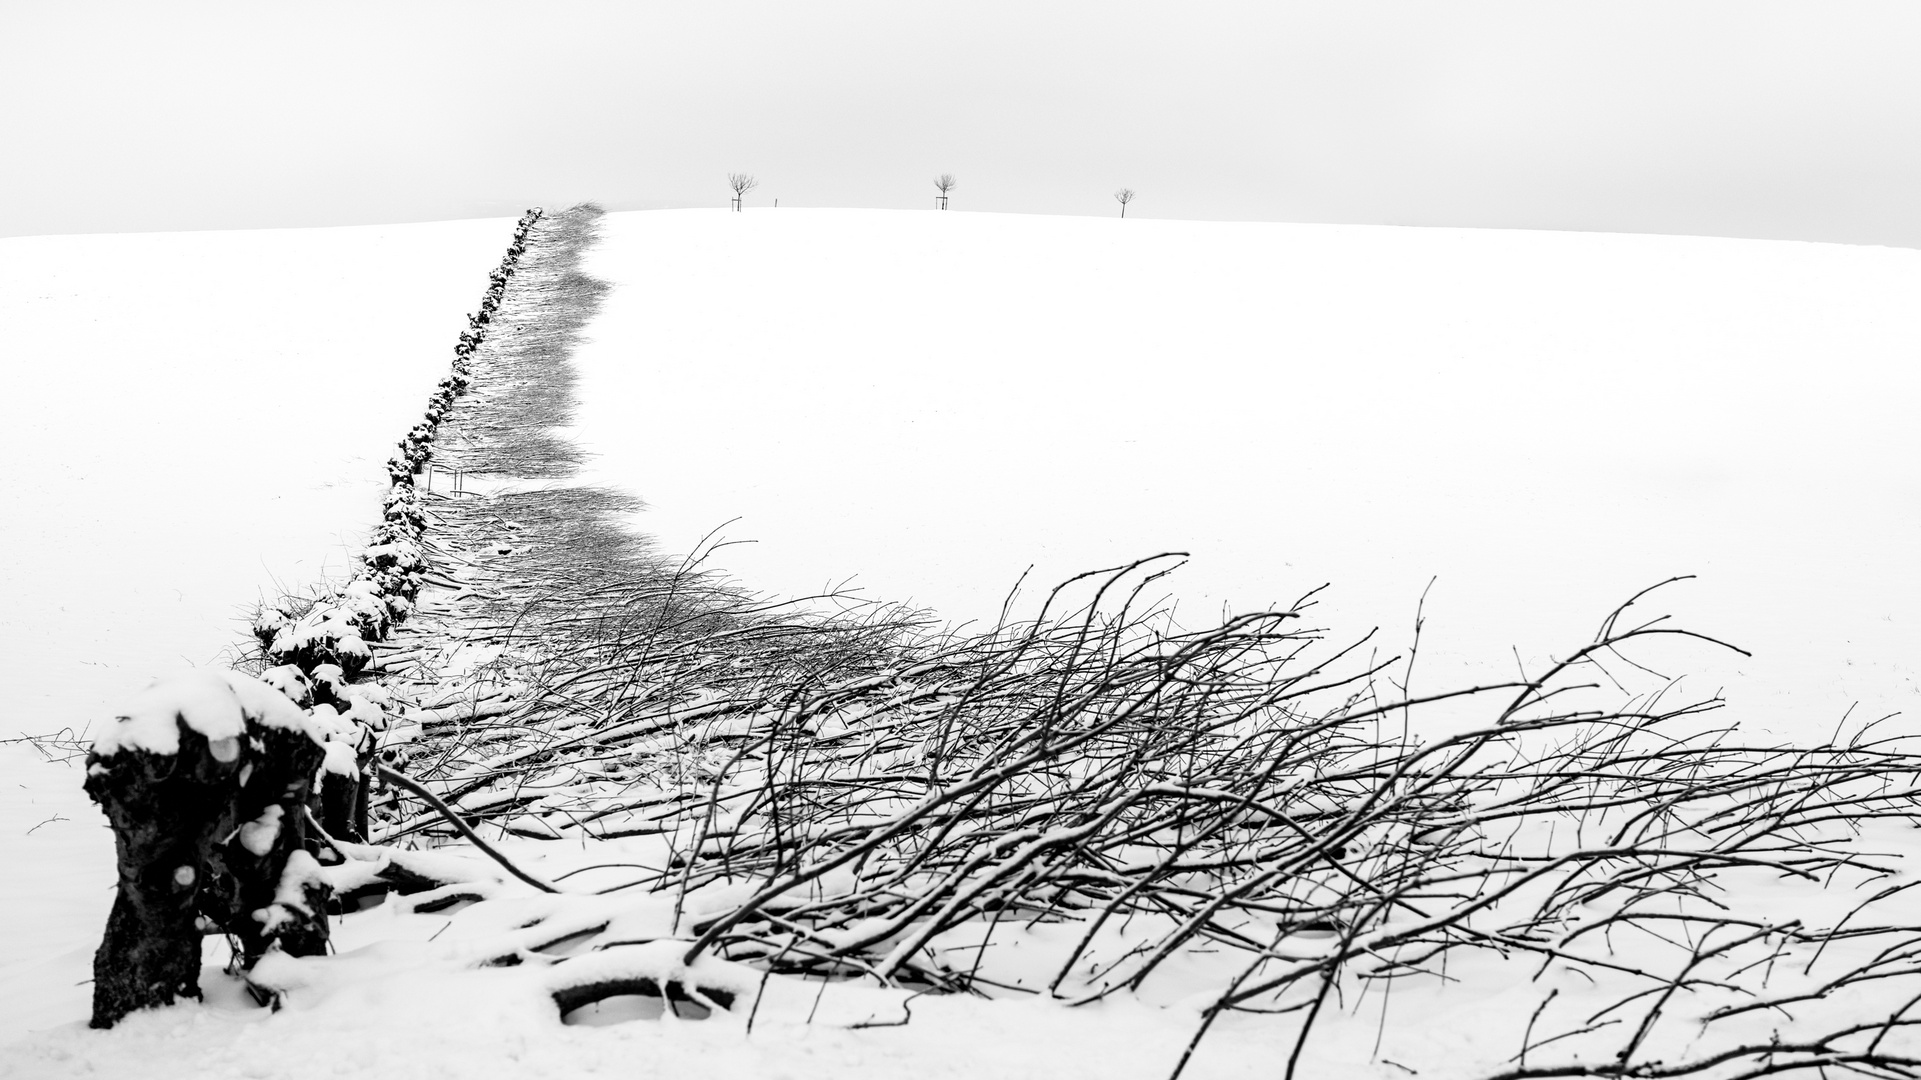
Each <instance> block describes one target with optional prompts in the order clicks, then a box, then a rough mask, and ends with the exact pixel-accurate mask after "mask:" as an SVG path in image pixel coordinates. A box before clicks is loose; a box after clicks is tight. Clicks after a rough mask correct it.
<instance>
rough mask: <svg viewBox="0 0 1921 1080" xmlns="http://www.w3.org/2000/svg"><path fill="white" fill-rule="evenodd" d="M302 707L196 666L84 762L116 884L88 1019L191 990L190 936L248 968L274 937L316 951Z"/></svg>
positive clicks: (136, 709) (193, 951) (100, 1022)
mask: <svg viewBox="0 0 1921 1080" xmlns="http://www.w3.org/2000/svg"><path fill="white" fill-rule="evenodd" d="M306 719H307V718H306V715H305V714H304V713H303V712H301V710H300V709H299V708H298V707H296V706H294V705H293V704H292V703H291V702H289V701H288V700H287V699H286V698H285V697H282V696H281V695H280V694H279V693H278V692H276V691H275V690H273V689H272V688H271V687H268V686H267V685H265V684H264V683H261V682H259V681H257V680H254V679H251V678H249V677H248V676H245V675H238V674H235V673H232V672H218V673H201V672H196V673H194V674H193V675H192V676H188V677H183V678H180V679H176V680H172V681H169V682H163V683H157V684H155V685H154V686H153V687H150V688H149V689H148V690H147V691H146V692H145V694H143V695H142V697H141V698H140V699H138V700H137V701H136V703H135V704H134V706H133V707H132V708H131V709H129V710H128V713H127V715H125V716H123V717H121V718H119V721H118V722H117V723H116V725H115V726H114V727H113V728H112V729H110V730H109V731H108V733H107V734H105V735H103V736H102V737H101V739H100V740H99V741H98V742H97V743H95V744H94V749H93V752H92V753H90V754H89V755H88V756H87V780H86V790H87V794H88V795H90V796H91V797H92V798H93V800H94V801H95V802H97V803H99V804H100V807H101V809H102V810H104V811H105V812H106V814H107V819H108V821H109V822H110V823H111V824H112V827H113V833H114V849H115V857H116V860H117V862H118V867H119V889H118V892H117V894H116V895H115V897H114V903H113V910H112V912H111V913H110V914H109V915H108V917H107V929H106V933H105V935H104V936H103V937H102V939H101V942H100V948H99V949H98V950H97V951H96V952H95V953H94V989H93V1020H92V1025H93V1026H94V1027H100V1028H104V1027H111V1026H113V1024H115V1023H116V1022H118V1021H119V1020H120V1019H121V1018H122V1017H124V1016H126V1015H127V1014H128V1013H130V1012H133V1011H135V1010H137V1009H144V1008H151V1007H155V1006H161V1005H169V1004H172V1003H173V1002H174V1001H175V1000H177V999H178V998H181V997H194V998H197V997H199V996H200V939H201V937H202V936H203V935H204V934H206V933H210V932H224V933H227V934H230V935H232V936H233V937H234V938H235V939H236V941H237V944H238V946H239V953H240V958H241V961H242V963H243V964H244V965H246V966H251V965H252V964H253V963H254V962H255V961H257V960H258V959H259V958H260V957H261V956H262V955H264V954H265V953H266V952H267V950H268V949H270V948H273V947H275V946H276V945H277V946H278V947H280V948H282V949H284V950H285V951H287V952H289V953H291V954H294V955H316V954H320V953H324V952H325V951H326V947H327V923H326V902H327V887H326V885H325V883H324V882H323V881H321V880H320V879H319V877H318V874H317V873H316V871H317V870H318V864H317V863H316V862H315V860H314V858H313V856H312V854H311V853H310V851H309V850H308V849H309V844H310V841H309V839H308V829H307V827H306V822H307V809H306V808H307V804H308V801H309V798H310V797H311V794H312V785H313V776H314V773H315V770H316V769H317V767H318V766H319V763H320V760H321V758H322V756H323V755H324V750H323V749H322V747H321V746H320V745H319V744H318V743H317V742H315V740H314V739H313V738H312V736H311V734H310V732H309V730H308V728H307V725H306Z"/></svg>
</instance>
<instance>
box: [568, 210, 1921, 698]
mask: <svg viewBox="0 0 1921 1080" xmlns="http://www.w3.org/2000/svg"><path fill="white" fill-rule="evenodd" d="M603 229H604V238H603V239H602V241H601V242H600V244H599V245H598V246H597V247H595V248H594V249H592V250H591V251H590V253H589V255H588V260H587V264H586V270H587V271H588V272H589V273H592V274H594V275H596V276H599V277H602V278H605V279H607V280H609V281H611V282H613V284H614V286H615V288H614V290H613V292H612V293H611V294H610V295H609V297H608V299H607V301H606V305H605V307H604V308H603V309H602V312H601V314H600V316H599V317H598V318H597V319H596V320H595V321H594V322H593V323H592V324H591V325H590V326H589V327H588V329H587V331H586V333H587V336H588V337H589V338H590V339H591V341H590V342H589V344H588V345H587V346H586V347H584V348H583V349H582V350H581V355H580V357H579V364H580V367H581V376H582V377H581V382H580V396H581V399H582V407H581V410H580V413H579V416H578V419H577V427H578V435H579V437H580V439H581V441H582V442H583V443H584V445H585V447H586V448H587V449H588V450H589V451H591V452H592V453H594V454H595V455H597V459H596V462H595V474H596V478H597V479H601V480H604V481H607V482H611V483H614V484H617V485H619V486H622V487H625V488H627V489H628V490H630V491H632V492H633V493H634V494H637V495H639V496H640V497H641V498H643V499H645V500H646V501H647V502H648V503H649V504H650V508H649V509H648V510H647V511H646V512H644V513H643V514H641V515H640V516H639V518H638V521H639V524H640V526H641V527H642V528H643V529H644V530H645V531H646V532H648V533H650V534H653V535H655V536H657V537H659V538H660V539H661V541H662V547H663V548H664V549H665V550H667V551H670V552H677V553H678V552H684V551H687V550H689V549H691V548H692V547H694V546H695V545H696V544H697V543H698V542H699V541H700V538H701V537H702V536H703V535H704V534H706V533H707V532H708V531H709V530H712V529H714V528H716V527H719V526H723V525H725V526H726V527H725V529H724V530H723V532H724V535H726V536H728V537H730V538H733V539H746V540H753V541H755V542H754V543H751V544H741V545H736V546H732V547H728V548H725V549H723V550H722V551H721V552H720V554H719V555H718V556H717V557H716V560H715V561H716V563H717V564H718V565H719V566H721V567H723V568H724V569H726V570H728V571H730V572H731V573H733V574H734V575H735V576H736V577H737V578H739V579H740V580H741V581H743V582H744V583H746V584H748V585H749V586H751V587H754V588H758V589H763V590H770V591H774V592H778V593H783V594H787V595H804V594H807V593H811V592H814V591H817V590H820V589H822V588H824V587H827V586H829V585H835V584H839V583H842V582H844V581H849V580H851V582H852V584H853V585H854V586H856V587H860V588H863V589H864V591H865V595H868V596H871V597H874V598H878V599H886V600H912V601H915V602H917V603H919V604H923V605H927V606H930V607H932V608H934V609H935V610H936V611H937V612H939V613H940V614H941V615H942V616H945V617H946V618H949V619H951V620H954V621H961V620H966V619H981V620H991V619H992V618H993V617H994V616H995V615H996V614H997V612H998V611H999V610H1000V607H1001V604H1002V601H1003V600H1004V599H1005V598H1006V595H1007V592H1008V590H1009V589H1010V587H1012V586H1013V585H1014V583H1015V581H1016V580H1017V579H1018V578H1019V577H1020V575H1021V574H1022V572H1023V571H1025V570H1027V569H1028V567H1029V566H1030V565H1032V566H1033V567H1034V569H1033V572H1032V574H1031V575H1030V577H1029V579H1028V585H1027V587H1026V589H1025V592H1024V595H1027V596H1029V597H1037V596H1038V595H1040V594H1041V593H1044V591H1045V589H1046V588H1047V587H1049V586H1051V585H1052V584H1054V583H1056V582H1059V581H1061V580H1063V579H1065V578H1066V577H1068V576H1070V575H1072V574H1075V573H1079V572H1081V571H1085V570H1091V569H1095V568H1099V567H1103V566H1111V565H1116V564H1119V563H1123V562H1126V561H1128V560H1131V559H1135V558H1138V557H1141V556H1145V555H1151V554H1154V553H1156V552H1161V551H1172V550H1179V551H1187V552H1191V553H1192V556H1193V557H1192V560H1191V562H1190V564H1189V565H1188V566H1187V568H1185V569H1184V570H1182V571H1181V572H1180V573H1179V574H1178V575H1177V576H1176V577H1174V578H1173V579H1171V581H1170V586H1171V589H1172V591H1173V595H1175V596H1176V597H1177V598H1179V599H1180V601H1181V608H1180V612H1181V616H1182V619H1183V621H1184V622H1186V623H1187V624H1188V625H1190V626H1200V625H1203V624H1205V623H1206V622H1207V621H1208V620H1209V619H1212V618H1216V617H1218V615H1219V613H1220V609H1221V608H1222V607H1223V606H1225V607H1230V608H1232V609H1234V610H1237V611H1245V610H1250V609H1259V608H1264V607H1267V606H1269V605H1285V604H1288V603H1289V602H1291V601H1293V600H1294V599H1295V598H1297V597H1299V596H1300V595H1302V594H1303V593H1305V592H1307V591H1308V590H1310V589H1313V588H1315V587H1316V586H1319V585H1322V584H1323V583H1329V584H1331V588H1329V589H1328V590H1327V591H1326V592H1325V593H1323V594H1322V595H1321V596H1320V597H1319V598H1318V599H1319V605H1318V606H1317V607H1316V608H1315V609H1314V614H1313V624H1314V625H1319V626H1325V627H1327V628H1329V630H1330V631H1331V632H1332V633H1333V635H1334V636H1336V637H1339V638H1341V639H1343V640H1346V639H1348V638H1357V637H1359V636H1361V635H1362V634H1364V633H1366V632H1367V631H1368V630H1370V629H1372V628H1374V627H1377V626H1378V627H1380V628H1381V633H1380V634H1378V635H1376V637H1375V640H1374V642H1373V643H1372V645H1377V646H1378V647H1379V650H1380V656H1381V657H1382V658H1383V659H1385V658H1386V657H1388V656H1391V655H1393V654H1395V653H1398V652H1403V651H1405V650H1406V649H1407V647H1408V645H1409V644H1410V642H1411V640H1412V629H1413V623H1414V619H1415V613H1416V606H1417V604H1418V603H1419V601H1420V598H1421V596H1422V593H1423V590H1425V589H1427V588H1428V585H1429V582H1430V580H1433V581H1434V584H1433V587H1432V591H1431V592H1430V593H1429V594H1428V597H1427V603H1426V608H1425V615H1426V626H1425V628H1424V630H1423V632H1422V636H1421V651H1420V660H1419V662H1418V663H1417V665H1416V671H1415V676H1414V677H1415V680H1416V683H1415V689H1416V691H1417V692H1418V691H1420V690H1428V691H1434V690H1439V689H1442V688H1444V687H1458V686H1465V685H1468V684H1469V683H1470V682H1472V681H1482V680H1493V679H1502V678H1511V677H1513V675H1514V674H1515V666H1516V663H1517V661H1519V662H1524V663H1526V664H1527V665H1528V667H1529V670H1538V665H1539V664H1541V663H1542V662H1543V661H1545V660H1546V659H1547V658H1548V657H1549V656H1550V655H1553V656H1559V655H1565V654H1566V653H1568V652H1570V651H1572V650H1573V649H1575V648H1577V647H1579V646H1581V645H1583V644H1586V643H1587V642H1588V641H1589V640H1591V639H1592V637H1593V635H1594V632H1595V629H1596V627H1597V626H1598V625H1599V623H1600V621H1601V619H1602V618H1603V616H1605V615H1606V614H1607V613H1608V612H1609V611H1611V610H1612V609H1613V608H1614V607H1615V606H1616V605H1617V604H1619V603H1621V602H1622V601H1625V600H1626V599H1627V598H1628V597H1629V596H1631V595H1633V594H1634V593H1635V592H1636V591H1638V590H1640V589H1642V588H1645V587H1647V586H1650V585H1653V584H1655V583H1657V582H1660V581H1662V580H1664V579H1666V578H1668V577H1670V576H1674V575H1681V574H1696V575H1699V577H1698V579H1697V580H1694V581H1691V582H1685V583H1679V584H1677V585H1674V586H1670V587H1668V588H1667V589H1665V590H1663V591H1662V593H1660V594H1658V595H1657V598H1656V599H1655V600H1653V601H1652V602H1651V603H1652V608H1653V609H1654V610H1658V611H1662V612H1671V613H1672V614H1673V615H1674V616H1675V621H1676V623H1677V624H1679V625H1684V626H1687V627H1688V628H1690V629H1694V630H1698V631H1701V632H1704V633H1708V634H1712V635H1715V636H1717V637H1719V638H1722V639H1724V640H1727V641H1730V642H1731V643H1733V644H1735V645H1739V646H1741V647H1742V648H1745V649H1747V650H1749V651H1751V652H1752V653H1753V654H1754V658H1753V659H1752V660H1746V659H1743V658H1742V657H1740V656H1738V655H1735V654H1732V653H1721V652H1719V651H1717V650H1713V649H1710V648H1706V647H1699V646H1689V647H1681V646H1679V645H1677V646H1676V647H1675V648H1674V649H1673V650H1672V652H1673V656H1672V658H1671V659H1669V661H1668V667H1667V668H1664V669H1663V670H1664V672H1665V673H1667V674H1682V673H1686V674H1687V676H1688V678H1687V681H1686V682H1685V683H1684V687H1685V688H1686V689H1687V690H1689V691H1690V692H1692V693H1696V694H1701V695H1708V694H1712V693H1714V692H1715V691H1717V690H1723V691H1724V692H1725V695H1726V697H1727V698H1728V700H1729V702H1730V705H1731V707H1732V715H1733V716H1734V717H1736V718H1738V719H1740V720H1741V721H1742V723H1743V724H1745V725H1747V726H1749V727H1751V728H1756V729H1765V730H1768V731H1772V732H1775V733H1777V734H1783V735H1789V734H1793V733H1795V732H1798V731H1805V730H1819V731H1821V732H1823V733H1826V732H1828V731H1830V730H1832V729H1833V727H1834V726H1835V724H1836V723H1837V722H1838V721H1839V720H1840V719H1841V717H1842V716H1843V715H1844V714H1845V713H1846V712H1847V711H1848V709H1849V708H1850V707H1851V706H1853V707H1856V713H1855V716H1854V720H1855V721H1857V722H1858V721H1859V720H1861V719H1863V718H1864V717H1869V718H1871V717H1878V716H1881V715H1884V714H1886V713H1890V712H1895V711H1898V710H1912V709H1914V708H1915V706H1917V705H1921V697H1918V696H1917V695H1921V683H1917V681H1916V657H1921V560H1917V559H1915V558H1914V552H1915V551H1917V550H1921V425H1917V424H1916V423H1915V422H1914V419H1913V416H1914V403H1915V402H1916V401H1921V365H1917V364H1916V363H1915V357H1917V356H1921V319H1917V318H1916V317H1915V314H1916V307H1915V304H1916V300H1917V298H1921V252H1916V251H1910V250H1897V249H1889V248H1874V247H1847V246H1840V245H1825V244H1807V243H1781V242H1767V241H1749V240H1723V239H1705V238H1694V237H1669V236H1630V235H1603V234H1580V233H1549V232H1520V231H1478V230H1459V229H1414V228H1387V227H1371V226H1336V225H1285V224H1266V223H1219V222H1180V221H1154V220H1144V221H1119V220H1101V219H1089V218H1050V217H1030V216H1015V215H996V214H964V213H953V212H950V213H939V212H934V211H927V212H904V211H866V210H771V209H769V210H761V211H749V212H747V213H740V214H732V213H728V212H726V211H705V210H675V211H655V212H635V213H623V214H610V215H608V216H607V217H606V218H605V219H604V225H603ZM736 518H737V519H739V520H737V521H734V520H733V519H736ZM730 521H732V522H733V523H732V524H727V523H728V522H730ZM1638 610H1643V609H1642V608H1637V611H1638ZM1670 669H1671V670H1670Z"/></svg>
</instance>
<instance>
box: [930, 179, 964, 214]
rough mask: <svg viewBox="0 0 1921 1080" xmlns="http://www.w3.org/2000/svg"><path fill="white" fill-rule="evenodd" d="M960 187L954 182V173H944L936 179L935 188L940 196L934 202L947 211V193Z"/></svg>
mask: <svg viewBox="0 0 1921 1080" xmlns="http://www.w3.org/2000/svg"><path fill="white" fill-rule="evenodd" d="M958 186H959V185H958V184H956V183H955V182H954V174H953V173H942V174H940V175H939V176H936V177H934V187H935V188H937V189H938V190H939V191H940V195H939V196H938V197H936V198H935V200H934V202H935V205H937V206H939V207H940V208H941V209H942V210H945V209H947V193H948V192H950V191H952V190H954V189H955V188H956V187H958Z"/></svg>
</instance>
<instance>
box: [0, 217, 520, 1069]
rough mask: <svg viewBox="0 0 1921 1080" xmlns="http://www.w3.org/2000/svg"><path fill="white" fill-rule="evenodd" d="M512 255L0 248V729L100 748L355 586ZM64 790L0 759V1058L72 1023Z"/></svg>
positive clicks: (458, 227)
mask: <svg viewBox="0 0 1921 1080" xmlns="http://www.w3.org/2000/svg"><path fill="white" fill-rule="evenodd" d="M512 236H513V222H512V220H511V219H503V220H477V221H457V222H444V223H434V224H425V225H399V226H377V227H366V228H341V229H300V230H266V231H257V232H205V233H156V234H141V235H93V236H43V237H24V238H15V239H6V240H0V356H4V357H5V362H4V370H5V374H6V385H5V389H4V391H0V456H4V459H5V461H6V462H7V472H6V478H5V480H4V482H3V483H0V490H3V491H4V494H5V497H6V507H5V510H4V512H3V513H0V597H4V598H5V602H6V612H5V615H4V617H0V697H4V699H5V700H6V702H7V704H8V709H7V715H6V717H5V718H4V719H0V738H10V737H13V736H15V735H18V734H21V733H27V734H39V733H47V732H52V731H56V730H58V729H61V728H71V729H74V730H76V731H80V730H83V729H90V730H89V731H88V733H89V734H90V735H98V734H100V733H101V732H103V731H106V730H108V726H109V725H110V724H111V722H112V721H113V718H114V716H115V713H116V711H123V712H124V711H130V710H128V709H127V708H125V706H126V705H127V704H128V703H129V701H130V700H134V699H138V698H140V697H141V696H142V691H141V688H142V687H144V686H147V685H149V684H150V683H151V682H152V681H153V680H154V679H155V678H156V677H161V676H167V675H175V674H178V673H179V672H180V671H181V669H191V668H196V667H207V666H211V667H213V668H218V667H220V666H222V665H221V664H220V663H219V661H220V660H221V658H222V657H223V655H226V654H229V653H230V652H231V650H232V649H233V648H234V647H235V646H236V645H237V644H238V643H239V642H240V641H241V639H243V638H244V637H245V636H246V632H247V630H246V617H247V615H248V613H249V610H250V608H251V606H252V604H253V603H254V602H255V601H256V600H257V599H259V598H260V597H261V596H262V595H266V596H269V597H271V596H273V595H275V594H276V591H277V590H278V589H280V588H281V587H282V586H284V587H285V588H287V589H289V590H294V591H298V590H302V589H305V588H307V587H308V586H310V585H312V584H314V583H316V582H318V581H319V580H320V579H321V578H323V577H327V576H329V575H336V574H338V573H340V572H342V571H344V570H346V569H347V567H348V559H349V556H350V554H351V552H352V550H354V549H357V548H358V547H359V546H360V545H361V544H362V542H363V541H364V537H365V535H366V533H367V531H368V530H369V529H370V528H371V526H372V525H373V524H374V523H375V522H376V521H378V520H379V517H380V499H381V496H382V495H383V494H384V492H385V490H386V483H387V481H386V472H385V467H384V464H383V463H384V462H385V460H386V458H387V456H388V455H389V454H390V453H391V452H392V449H393V445H394V443H395V441H396V440H398V439H399V437H400V436H401V435H402V434H403V433H404V432H405V431H406V430H407V429H408V428H409V427H411V426H412V425H413V424H414V423H416V422H418V420H419V418H420V415H421V411H422V409H424V407H425V405H426V400H427V397H428V395H429V394H430V393H431V392H432V391H433V387H434V382H435V380H437V379H438V378H439V377H440V376H441V375H443V374H445V373H446V371H447V365H448V363H449V362H450V361H451V359H452V354H453V347H454V342H455V340H456V339H457V338H458V336H459V333H460V330H461V328H462V327H463V326H464V325H465V316H466V314H467V312H469V311H471V310H473V309H474V308H475V307H476V306H477V305H478V304H479V302H480V298H481V295H482V294H483V293H484V292H485V289H486V285H487V273H488V271H489V270H491V269H493V268H494V266H496V265H497V264H498V262H499V260H500V256H501V253H502V252H503V251H504V250H505V249H506V246H507V244H508V242H509V241H510V240H511V239H512ZM194 677H195V675H194V674H193V673H192V672H188V674H187V678H188V679H189V680H191V679H193V678H194ZM228 693H229V695H231V693H232V691H231V690H229V691H228ZM173 704H178V702H174V703H173ZM168 730H169V731H171V730H172V729H171V728H170V727H169V729H168ZM163 739H164V736H163ZM81 780H82V773H81V770H80V769H79V768H78V767H77V766H75V765H59V764H50V763H48V762H46V761H44V760H42V759H41V757H40V756H39V755H37V754H35V753H33V752H32V751H31V750H29V749H27V748H25V747H21V746H0V864H4V865H5V866H6V867H7V868H8V872H7V873H6V874H5V875H0V919H4V923H5V925H6V926H8V927H9V928H10V930H9V932H8V936H7V938H6V941H7V947H6V948H5V949H3V950H0V1040H11V1039H13V1038H15V1037H17V1036H18V1035H20V1034H21V1033H22V1032H25V1031H30V1030H34V1029H37V1028H42V1027H47V1026H50V1025H57V1024H71V1023H72V1022H74V1020H75V1018H82V1019H83V1020H84V1017H85V1016H86V1015H87V1010H88V1004H87V1003H88V1000H89V996H90V994H91V990H90V988H89V987H88V986H87V985H85V984H84V983H83V982H82V980H85V979H88V978H90V976H91V974H92V972H91V963H92V958H93V948H94V945H95V944H96V943H97V942H98V940H99V934H100V930H101V927H102V926H103V925H104V924H105V921H106V914H107V909H108V907H109V906H110V905H111V903H112V898H113V882H114V868H113V838H112V834H111V833H110V832H109V831H108V830H107V827H106V819H105V818H104V817H103V816H102V815H101V814H100V812H99V811H98V810H97V809H96V808H94V807H93V806H92V805H91V804H90V803H89V802H88V801H87V798H86V795H85V794H84V793H82V791H81V790H80V784H81ZM4 1060H5V1054H4V1053H0V1071H4ZM19 1075H26V1076H32V1075H35V1071H34V1070H33V1069H28V1070H27V1071H25V1072H23V1073H19Z"/></svg>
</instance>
